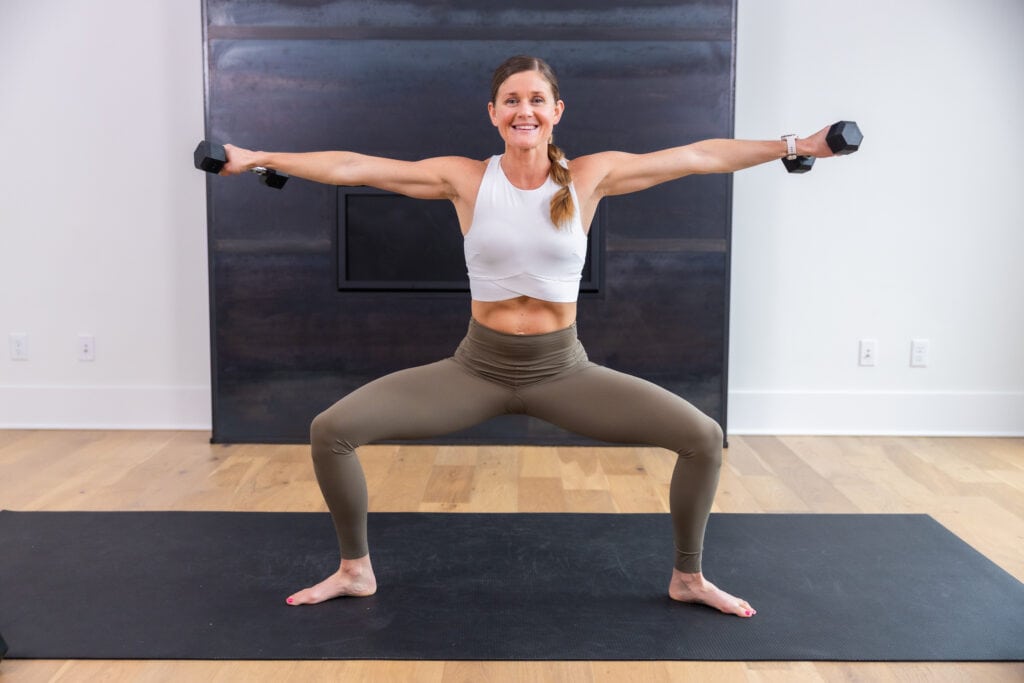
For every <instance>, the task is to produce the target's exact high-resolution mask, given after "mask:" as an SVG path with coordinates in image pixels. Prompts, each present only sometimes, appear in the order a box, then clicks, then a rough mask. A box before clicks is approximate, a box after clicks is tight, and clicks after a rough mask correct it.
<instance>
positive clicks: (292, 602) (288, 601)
mask: <svg viewBox="0 0 1024 683" xmlns="http://www.w3.org/2000/svg"><path fill="white" fill-rule="evenodd" d="M285 602H287V603H288V604H289V605H294V604H295V600H293V599H292V598H288V599H287V600H286V601H285Z"/></svg>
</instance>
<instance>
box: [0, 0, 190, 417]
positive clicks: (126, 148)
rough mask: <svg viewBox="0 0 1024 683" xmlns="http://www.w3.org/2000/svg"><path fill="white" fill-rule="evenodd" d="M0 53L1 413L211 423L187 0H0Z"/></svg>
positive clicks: (11, 415) (7, 415)
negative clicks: (15, 336) (82, 342)
mask: <svg viewBox="0 0 1024 683" xmlns="http://www.w3.org/2000/svg"><path fill="white" fill-rule="evenodd" d="M0 64H2V67H0V149H2V150H3V152H4V154H3V159H4V161H3V171H2V172H0V230H2V237H0V341H2V346H0V426H47V427H49V426H59V427H63V426H76V427H77V426H82V427H116V426H133V427H183V428H206V427H208V426H209V424H210V389H209V385H210V372H209V324H208V318H207V315H208V314H207V310H208V306H207V301H208V295H207V271H206V236H205V229H206V209H205V195H204V192H205V189H204V188H205V186H204V182H203V178H202V174H201V173H198V172H196V171H195V170H194V169H193V168H192V164H191V153H192V149H193V148H194V147H195V143H196V141H197V140H198V139H199V138H201V137H202V132H203V63H202V30H201V18H200V5H199V2H198V0H188V1H186V2H182V1H179V0H101V1H95V2H92V1H90V2H86V1H85V0H63V1H62V0H3V2H2V3H0ZM10 332H25V333H27V334H28V335H29V353H30V357H29V360H28V361H12V360H10V354H9V353H8V334H9V333H10ZM79 333H89V334H93V335H95V338H96V360H95V361H94V362H92V363H87V362H79V361H78V360H77V352H76V349H77V338H78V334H79Z"/></svg>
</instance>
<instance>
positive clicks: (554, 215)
mask: <svg viewBox="0 0 1024 683" xmlns="http://www.w3.org/2000/svg"><path fill="white" fill-rule="evenodd" d="M548 159H549V160H550V161H551V179H552V180H554V181H555V182H556V183H558V184H559V185H561V186H562V189H560V190H559V191H558V192H556V193H555V196H554V197H552V198H551V222H552V223H554V224H555V227H557V228H558V229H561V228H562V226H564V225H565V224H566V223H568V222H569V221H570V220H571V219H572V217H573V215H574V214H575V213H576V205H575V204H574V203H573V201H572V193H571V192H570V191H569V183H571V182H572V173H571V172H570V171H569V166H568V164H567V162H566V160H565V153H564V152H562V150H561V149H560V148H559V147H558V145H556V144H555V141H554V138H552V140H551V141H550V142H548Z"/></svg>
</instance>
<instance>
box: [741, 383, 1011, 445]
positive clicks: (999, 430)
mask: <svg viewBox="0 0 1024 683" xmlns="http://www.w3.org/2000/svg"><path fill="white" fill-rule="evenodd" d="M728 430H729V433H730V434H737V435H743V434H751V435H755V434H808V435H842V434H848V435H878V436H1000V437H1019V436H1024V392H902V391H892V392H842V391H836V392H821V391H744V390H737V391H730V392H729V424H728Z"/></svg>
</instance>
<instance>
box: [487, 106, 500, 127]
mask: <svg viewBox="0 0 1024 683" xmlns="http://www.w3.org/2000/svg"><path fill="white" fill-rule="evenodd" d="M487 115H488V116H490V117H491V125H492V126H494V127H495V128H497V127H498V119H496V118H494V102H488V103H487Z"/></svg>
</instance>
